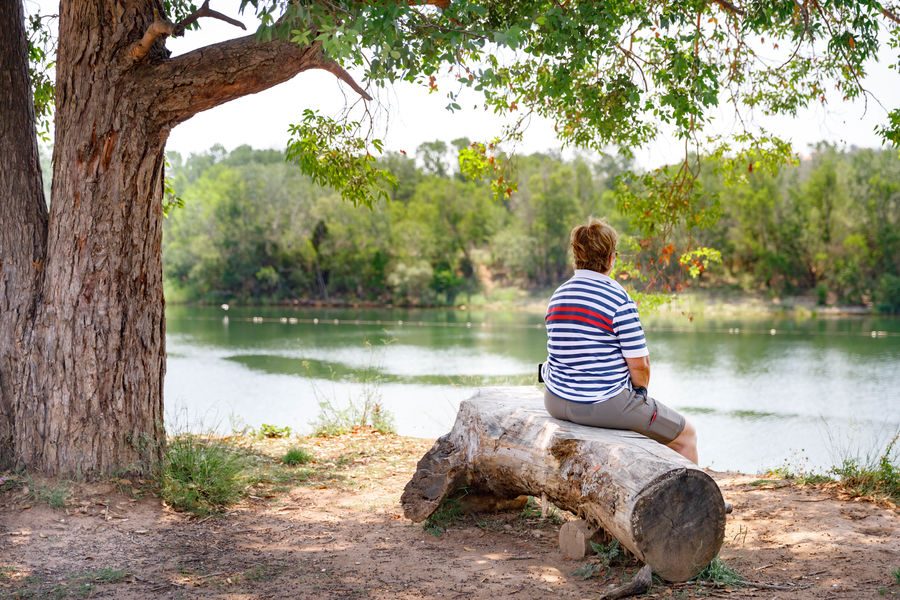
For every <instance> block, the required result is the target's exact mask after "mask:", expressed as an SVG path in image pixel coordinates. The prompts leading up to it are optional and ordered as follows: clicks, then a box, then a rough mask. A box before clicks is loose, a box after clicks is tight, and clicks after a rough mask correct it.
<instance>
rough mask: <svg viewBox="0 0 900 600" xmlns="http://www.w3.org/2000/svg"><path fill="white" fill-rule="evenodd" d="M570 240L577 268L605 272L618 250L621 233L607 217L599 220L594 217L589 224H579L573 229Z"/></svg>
mask: <svg viewBox="0 0 900 600" xmlns="http://www.w3.org/2000/svg"><path fill="white" fill-rule="evenodd" d="M570 241H571V243H572V252H573V253H574V254H575V268H576V269H590V270H592V271H597V272H599V273H605V272H606V270H607V269H608V268H609V263H610V259H611V258H612V256H613V254H615V252H616V242H618V241H619V234H618V233H616V230H615V229H613V228H612V226H610V224H609V223H607V222H606V219H599V220H597V219H594V218H593V217H592V218H591V219H590V220H589V221H588V224H587V225H579V226H578V227H576V228H575V229H573V230H572V235H571V237H570Z"/></svg>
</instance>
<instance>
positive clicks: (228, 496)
mask: <svg viewBox="0 0 900 600" xmlns="http://www.w3.org/2000/svg"><path fill="white" fill-rule="evenodd" d="M246 466H247V461H246V458H245V457H244V454H243V453H242V452H240V451H238V449H237V448H236V447H235V446H234V445H233V444H229V443H227V442H224V441H222V440H218V439H216V438H211V437H204V436H196V435H178V436H175V437H173V438H171V439H170V440H169V444H168V447H167V449H166V457H165V463H164V464H163V466H162V468H161V469H160V476H159V494H160V496H161V497H162V498H163V500H165V501H166V502H168V503H169V504H170V505H171V506H173V507H174V508H176V509H179V510H184V511H187V512H190V513H193V514H195V515H197V516H205V515H211V514H219V513H221V512H223V511H224V510H225V509H226V508H227V507H228V506H230V505H231V504H234V503H235V502H237V500H238V499H239V498H240V497H241V495H242V494H243V492H244V488H245V485H244V483H243V482H242V481H241V477H240V475H241V473H242V472H243V471H244V469H245V468H246Z"/></svg>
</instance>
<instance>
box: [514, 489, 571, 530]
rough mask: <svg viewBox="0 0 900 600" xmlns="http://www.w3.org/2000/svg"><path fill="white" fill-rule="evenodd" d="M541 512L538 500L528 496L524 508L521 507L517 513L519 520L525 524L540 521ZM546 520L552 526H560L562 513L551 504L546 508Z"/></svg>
mask: <svg viewBox="0 0 900 600" xmlns="http://www.w3.org/2000/svg"><path fill="white" fill-rule="evenodd" d="M541 512H542V511H541V504H540V502H539V501H538V499H537V498H535V497H534V496H528V500H527V501H526V502H525V506H524V507H522V512H521V513H519V520H520V521H522V522H525V521H534V520H537V519H540V518H541ZM547 520H548V521H549V522H551V523H553V524H554V525H561V524H562V522H563V516H562V513H560V512H559V509H558V508H556V507H555V506H553V505H552V504H551V505H550V506H548V507H547Z"/></svg>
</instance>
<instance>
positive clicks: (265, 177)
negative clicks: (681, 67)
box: [163, 139, 900, 311]
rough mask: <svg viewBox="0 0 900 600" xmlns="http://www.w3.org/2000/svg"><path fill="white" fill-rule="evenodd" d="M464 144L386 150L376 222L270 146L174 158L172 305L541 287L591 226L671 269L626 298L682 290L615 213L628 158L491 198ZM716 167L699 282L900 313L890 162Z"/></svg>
mask: <svg viewBox="0 0 900 600" xmlns="http://www.w3.org/2000/svg"><path fill="white" fill-rule="evenodd" d="M467 146H468V140H465V139H460V140H454V142H452V143H451V144H450V145H447V144H445V143H444V142H440V141H436V142H429V143H425V144H422V145H421V146H420V147H419V148H418V150H417V152H416V158H415V159H414V158H412V157H410V156H406V155H404V154H401V153H388V154H387V155H386V156H385V157H384V158H383V159H381V165H380V166H381V167H382V168H386V169H388V170H390V172H391V173H392V174H393V175H394V176H395V177H396V179H397V186H396V188H395V189H393V190H392V191H391V193H390V195H391V198H390V201H388V202H376V203H375V204H374V205H373V206H372V207H371V209H367V208H363V207H354V206H352V205H351V204H349V203H347V202H346V201H343V200H342V199H341V197H340V195H339V194H337V193H336V192H334V191H332V190H330V189H326V188H323V187H320V186H317V185H315V184H313V183H312V182H311V180H310V179H309V177H308V176H306V175H303V174H302V173H300V172H299V170H298V169H297V168H296V167H295V166H292V165H290V164H288V163H285V161H284V156H283V154H282V153H281V152H279V151H276V150H254V149H251V148H250V147H248V146H242V147H239V148H236V149H235V150H233V151H232V152H226V151H225V150H224V149H223V148H222V147H221V146H214V147H213V148H211V149H210V150H209V151H207V152H204V153H202V154H196V155H191V156H190V157H188V158H186V159H185V158H183V157H181V156H180V155H178V154H176V153H170V154H169V157H168V159H169V163H170V169H169V180H170V182H171V187H172V192H173V194H175V196H177V198H178V199H179V200H180V201H181V202H182V203H183V205H184V206H183V208H179V209H177V210H172V211H170V214H169V218H168V219H167V220H166V223H165V228H164V249H163V255H164V270H165V278H166V283H167V285H168V291H169V292H170V297H171V298H174V299H176V300H185V301H201V302H220V301H221V302H225V301H234V300H238V301H245V302H284V301H292V300H298V299H299V300H323V301H334V300H353V301H372V302H382V303H387V302H392V303H402V304H452V303H454V302H456V301H458V299H459V298H460V295H461V294H472V293H475V292H479V291H480V292H486V291H487V292H489V291H490V289H489V288H493V287H495V286H499V287H504V288H507V287H512V288H520V289H532V290H533V289H542V288H550V287H552V286H554V285H556V284H558V283H559V282H560V281H562V280H563V279H564V278H565V277H567V276H568V273H569V271H570V269H571V257H570V255H569V252H568V233H569V231H570V230H571V228H572V227H573V226H574V225H575V224H576V223H579V222H581V221H584V220H585V219H586V217H587V216H588V215H595V216H605V217H606V218H607V219H608V220H609V221H610V222H611V223H612V224H613V225H614V226H615V227H616V228H617V229H618V230H619V231H620V232H621V233H622V234H623V241H622V243H621V244H620V248H621V249H622V251H623V253H624V254H630V256H631V258H632V259H633V262H632V263H631V264H644V265H648V264H654V265H659V264H660V263H662V259H663V258H666V261H665V266H666V267H667V268H666V269H662V271H663V272H662V277H661V278H658V279H653V280H652V281H641V280H640V278H631V279H630V281H628V282H627V284H628V285H632V286H636V287H637V288H638V289H641V290H644V289H646V288H647V287H648V286H650V284H651V283H653V284H654V285H655V286H656V287H669V289H672V286H675V285H678V286H680V285H681V284H682V283H684V284H688V282H690V281H691V279H690V278H689V277H686V276H685V275H684V274H683V273H680V272H679V269H678V265H677V261H669V260H668V258H667V257H666V255H665V250H663V253H662V254H661V255H660V254H659V250H658V249H657V250H653V249H651V248H649V247H645V246H643V245H642V244H641V239H640V238H641V233H640V231H638V229H637V228H635V227H634V226H633V225H632V223H631V222H630V220H629V219H628V218H627V217H625V216H624V215H623V214H622V212H623V211H620V209H621V202H622V200H621V197H620V195H619V194H617V191H616V190H617V183H618V185H621V180H620V176H623V174H624V173H625V172H626V170H627V169H629V168H630V167H631V165H630V164H628V162H627V161H626V160H624V159H617V158H614V157H604V158H603V159H601V160H596V161H592V160H589V159H587V158H583V157H576V158H574V159H570V160H564V159H562V158H560V156H558V155H555V154H531V155H527V156H521V157H519V158H518V159H516V162H515V172H514V173H513V176H514V179H515V181H516V182H517V187H516V191H515V192H514V193H512V194H511V195H510V196H508V197H506V196H505V195H501V196H500V197H499V198H498V197H496V195H495V194H494V193H493V191H492V189H491V186H490V185H489V184H488V183H486V182H481V181H472V180H469V179H467V178H465V177H463V176H462V175H460V174H459V169H458V168H457V162H456V160H457V154H458V153H459V152H460V151H461V150H462V149H463V148H466V147H467ZM723 162H724V161H723V159H714V158H707V159H704V160H703V161H701V163H700V164H701V169H700V177H699V179H698V182H699V185H702V188H703V196H702V197H703V198H704V202H706V204H707V206H706V217H705V218H706V219H707V221H708V223H706V227H703V228H699V229H695V230H692V231H691V232H690V235H691V236H692V237H693V239H692V240H690V243H691V244H693V245H694V246H698V245H701V246H710V247H713V248H716V249H718V250H719V251H721V254H722V263H721V264H720V265H715V266H713V267H711V268H709V269H707V270H705V271H704V272H703V273H701V274H700V275H699V278H698V283H699V284H700V285H705V286H720V287H721V286H726V287H732V288H737V289H741V290H744V291H768V292H771V293H778V294H782V293H787V294H809V293H813V294H815V295H816V297H817V298H818V300H819V301H820V302H821V303H825V302H829V303H834V302H840V303H851V304H856V303H872V304H874V305H876V306H878V307H880V308H881V309H882V310H885V311H897V310H898V308H900V159H898V156H897V153H896V152H894V151H887V150H871V149H851V150H840V149H837V148H835V147H833V146H829V145H825V144H822V145H820V146H819V147H818V148H817V149H816V151H815V152H814V153H813V154H812V155H811V156H810V157H808V158H806V159H804V160H801V161H799V163H798V164H797V165H796V166H792V167H787V168H783V169H781V171H780V172H779V173H778V174H777V175H774V176H772V175H770V174H768V173H759V172H754V169H753V166H752V163H742V164H737V165H732V164H727V165H726V164H723ZM735 173H737V176H735ZM685 235H687V234H686V233H685V232H681V233H678V234H675V235H674V238H675V239H673V242H674V245H677V246H679V247H686V246H687V245H688V242H687V241H686V240H683V239H677V238H678V236H681V237H684V236H685ZM670 252H671V250H670ZM622 259H623V260H627V257H625V256H623V257H622ZM622 277H625V275H624V274H623V275H622ZM676 282H677V283H676Z"/></svg>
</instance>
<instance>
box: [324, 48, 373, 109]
mask: <svg viewBox="0 0 900 600" xmlns="http://www.w3.org/2000/svg"><path fill="white" fill-rule="evenodd" d="M312 68H314V69H322V70H323V71H328V72H329V73H331V74H332V75H334V76H335V77H337V78H338V79H340V80H341V81H343V82H344V83H346V84H347V85H349V86H350V88H351V89H352V90H353V91H354V92H356V93H357V94H359V95H360V96H362V97H363V99H365V100H370V101H371V100H372V96H370V95H369V94H368V93H367V92H366V90H364V89H362V87H361V86H360V85H359V84H358V83H356V81H355V80H354V79H353V77H352V76H351V75H350V73H348V72H347V71H346V70H345V69H344V68H343V67H342V66H341V65H340V64H338V63H337V61H334V60H331V59H330V58H326V57H325V56H324V55H323V54H321V52H320V53H319V62H318V63H316V64H315V65H313V67H312Z"/></svg>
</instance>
